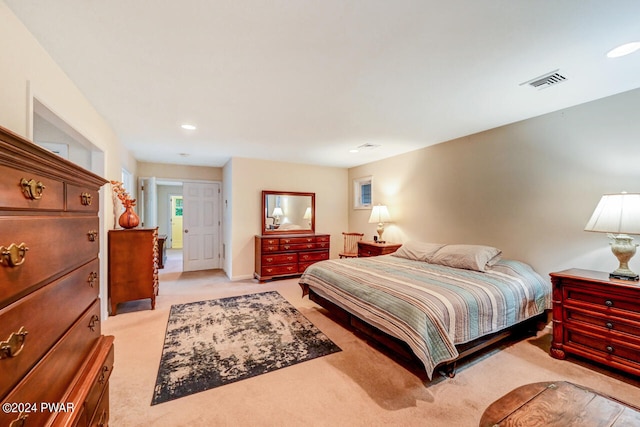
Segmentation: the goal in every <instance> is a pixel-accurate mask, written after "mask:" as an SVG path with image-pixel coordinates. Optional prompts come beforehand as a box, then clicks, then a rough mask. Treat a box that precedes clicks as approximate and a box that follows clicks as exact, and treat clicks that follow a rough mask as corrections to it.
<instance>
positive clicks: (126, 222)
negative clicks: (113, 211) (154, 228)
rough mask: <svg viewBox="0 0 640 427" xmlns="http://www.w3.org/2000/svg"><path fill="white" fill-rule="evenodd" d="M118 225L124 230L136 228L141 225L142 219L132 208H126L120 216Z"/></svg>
mask: <svg viewBox="0 0 640 427" xmlns="http://www.w3.org/2000/svg"><path fill="white" fill-rule="evenodd" d="M118 224H120V227H122V228H136V227H137V226H138V224H140V218H139V217H138V215H136V213H135V212H134V211H133V207H132V206H125V208H124V212H123V213H122V215H120V219H118Z"/></svg>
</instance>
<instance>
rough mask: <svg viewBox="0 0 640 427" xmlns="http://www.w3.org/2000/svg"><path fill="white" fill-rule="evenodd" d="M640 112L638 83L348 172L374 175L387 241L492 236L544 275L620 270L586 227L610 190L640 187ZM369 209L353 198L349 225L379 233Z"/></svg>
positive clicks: (487, 239) (602, 238)
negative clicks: (356, 205)
mask: <svg viewBox="0 0 640 427" xmlns="http://www.w3.org/2000/svg"><path fill="white" fill-rule="evenodd" d="M638 111H640V89H638V90H634V91H631V92H627V93H623V94H620V95H616V96H612V97H608V98H605V99H602V100H598V101H594V102H591V103H587V104H583V105H580V106H577V107H573V108H569V109H566V110H562V111H558V112H555V113H551V114H547V115H544V116H540V117H537V118H534V119H530V120H526V121H522V122H519V123H515V124H512V125H508V126H504V127H500V128H496V129H492V130H489V131H486V132H482V133H479V134H476V135H472V136H469V137H466V138H461V139H457V140H453V141H449V142H446V143H443V144H439V145H435V146H432V147H428V148H425V149H422V150H418V151H415V152H412V153H408V154H405V155H401V156H397V157H394V158H391V159H387V160H383V161H380V162H375V163H371V164H367V165H364V166H360V167H357V168H352V169H351V170H350V171H349V181H350V182H351V181H352V180H353V179H354V178H358V177H361V176H366V175H372V176H373V186H374V202H375V203H386V204H388V206H389V211H390V214H391V216H392V218H393V220H394V223H393V224H391V225H390V226H389V227H388V228H387V230H386V231H385V235H384V237H385V238H386V239H387V240H393V241H399V242H404V241H406V240H409V239H415V240H423V241H431V242H443V243H476V244H488V245H493V246H496V247H499V248H501V249H502V250H503V251H504V255H505V257H508V258H515V259H520V260H524V261H527V262H529V263H530V264H532V265H533V266H534V268H535V269H536V270H537V271H538V272H540V273H541V274H543V275H547V274H548V273H549V272H551V271H556V270H559V269H564V268H570V267H577V268H586V269H594V270H602V271H612V270H614V269H615V268H616V267H617V260H616V259H615V257H614V256H613V255H612V254H611V252H610V250H609V248H608V239H607V237H606V235H604V234H600V233H589V232H585V231H583V229H584V226H585V225H586V223H587V221H588V219H589V217H590V215H591V213H592V212H593V209H594V208H595V206H596V204H597V203H598V201H599V200H600V197H601V195H602V194H604V193H617V192H620V191H628V192H640V167H638V164H639V163H640V143H639V141H640V140H639V138H640V120H638ZM369 213H370V211H356V210H353V209H352V203H351V202H350V207H349V228H350V230H351V231H364V232H366V233H367V235H373V234H374V233H375V227H376V226H375V225H374V224H367V219H368V215H369ZM631 268H632V269H634V270H635V271H640V256H636V257H635V258H634V259H632V260H631Z"/></svg>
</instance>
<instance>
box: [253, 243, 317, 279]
mask: <svg viewBox="0 0 640 427" xmlns="http://www.w3.org/2000/svg"><path fill="white" fill-rule="evenodd" d="M329 240H330V235H328V234H296V235H277V234H275V235H274V234H271V235H266V236H256V237H255V250H256V252H255V254H256V255H255V272H254V273H253V276H254V277H255V278H256V279H258V280H260V281H261V282H263V281H265V280H270V279H273V278H275V277H287V276H300V275H302V273H303V272H304V270H306V269H307V267H308V266H310V265H311V264H313V263H315V262H318V261H322V260H325V259H329Z"/></svg>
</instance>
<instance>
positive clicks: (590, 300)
mask: <svg viewBox="0 0 640 427" xmlns="http://www.w3.org/2000/svg"><path fill="white" fill-rule="evenodd" d="M551 282H552V283H553V340H552V342H551V350H550V354H551V356H552V357H554V358H556V359H565V358H566V357H567V355H568V354H574V355H577V356H582V357H584V358H586V359H589V360H592V361H595V362H598V363H602V364H603V365H607V366H609V367H612V368H616V369H619V370H621V371H625V372H629V373H632V374H634V375H640V303H639V301H640V284H638V282H628V281H624V280H616V279H610V278H609V273H604V272H599V271H591V270H580V269H570V270H565V271H561V272H558V273H551Z"/></svg>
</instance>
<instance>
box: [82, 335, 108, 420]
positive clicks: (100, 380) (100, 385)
mask: <svg viewBox="0 0 640 427" xmlns="http://www.w3.org/2000/svg"><path fill="white" fill-rule="evenodd" d="M111 371H113V346H111V350H110V351H109V355H108V356H107V359H106V360H105V361H104V363H103V364H102V367H101V369H100V373H99V374H98V377H97V378H96V379H95V381H94V383H93V385H92V386H91V390H90V391H89V395H88V396H87V400H86V401H85V404H84V409H85V411H86V413H87V415H88V417H91V416H92V414H94V413H95V414H96V418H99V417H100V414H99V413H98V412H99V411H96V409H97V408H98V406H99V404H100V402H101V398H103V395H104V394H105V393H106V396H105V397H106V399H107V401H108V399H109V390H108V387H109V377H110V376H111Z"/></svg>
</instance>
